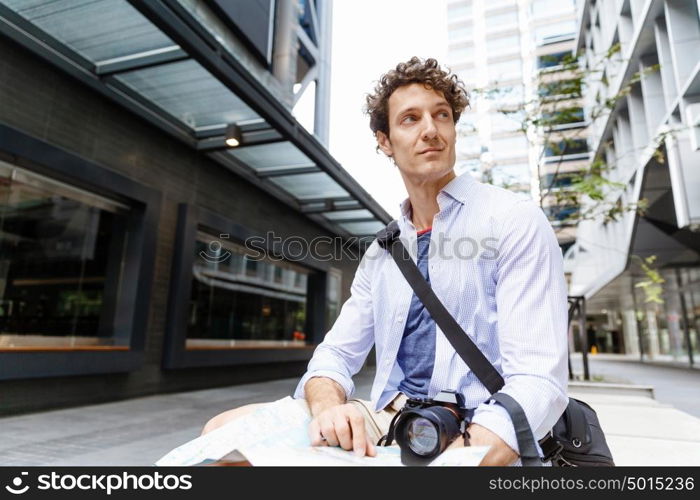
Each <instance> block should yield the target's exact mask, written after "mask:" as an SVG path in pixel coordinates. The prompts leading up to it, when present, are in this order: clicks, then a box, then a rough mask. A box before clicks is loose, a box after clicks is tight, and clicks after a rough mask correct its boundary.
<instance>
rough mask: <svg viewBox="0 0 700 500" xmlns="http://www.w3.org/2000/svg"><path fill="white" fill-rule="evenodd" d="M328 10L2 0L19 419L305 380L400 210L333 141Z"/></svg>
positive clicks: (6, 370) (4, 202) (13, 364)
mask: <svg viewBox="0 0 700 500" xmlns="http://www.w3.org/2000/svg"><path fill="white" fill-rule="evenodd" d="M330 8H331V3H330V2H314V1H313V0H277V1H274V0H255V1H243V0H225V1H224V0H154V1H148V2H142V1H140V0H89V1H88V0H52V1H49V0H0V186H1V187H0V196H1V197H2V199H1V200H0V210H1V211H0V255H1V257H0V392H1V393H2V397H1V398H0V414H9V413H16V412H23V411H31V410H38V409H44V408H53V407H59V406H67V405H77V404H86V403H94V402H98V401H107V400H113V399H120V398H127V397H134V396H139V395H145V394H153V393H157V392H167V391H179V390H186V389H197V388H204V387H211V386H216V385H226V384H232V383H238V382H246V381H256V380H264V379H270V378H279V377H282V376H296V375H299V374H301V373H302V372H303V371H304V369H305V366H306V363H307V361H308V359H309V358H310V356H311V353H312V351H313V347H314V345H315V344H317V343H318V342H320V340H321V339H322V338H323V335H324V334H325V332H326V331H327V328H328V325H329V324H330V323H331V322H332V321H333V320H334V319H335V316H337V314H338V311H339V307H340V304H341V303H342V302H343V301H344V300H345V298H346V297H347V296H348V295H349V285H350V281H351V279H352V276H353V275H354V271H355V268H356V266H357V264H358V258H357V257H358V255H359V252H361V246H360V245H358V243H357V241H356V238H357V237H361V236H364V235H372V234H374V232H375V231H377V230H378V229H380V228H381V227H382V226H383V225H384V224H385V223H386V222H388V221H389V220H390V217H389V215H388V214H387V213H386V212H385V211H384V210H383V209H382V208H381V207H380V206H379V205H378V204H377V203H376V202H375V201H374V200H373V199H372V198H371V197H370V196H369V195H368V194H367V193H366V192H365V191H364V190H363V189H362V188H361V187H360V186H359V185H358V184H357V183H356V182H355V181H354V180H353V179H352V178H351V177H350V176H349V175H348V173H347V172H346V171H345V170H344V169H343V168H342V166H341V165H339V164H338V163H337V162H336V161H335V160H334V158H333V157H332V156H331V155H330V154H329V153H328V151H327V149H326V146H325V143H326V138H327V132H328V130H327V129H328V85H329V71H330V68H329V62H330V61H329V53H330V52H329V42H330V38H329V36H330V33H329V30H330V19H331V12H330ZM301 100H306V101H307V102H310V103H315V107H314V112H313V117H312V118H308V119H304V120H303V123H300V121H299V120H298V119H297V118H296V117H295V113H296V109H295V106H296V104H297V103H299V102H301ZM307 128H308V130H307ZM314 238H325V240H323V241H322V242H321V243H322V244H317V245H315V246H313V245H312V246H311V247H309V246H307V245H306V244H307V243H308V242H314V241H315V242H317V241H318V240H314ZM338 242H340V244H338ZM324 245H325V246H324ZM340 250H344V252H342V251H340Z"/></svg>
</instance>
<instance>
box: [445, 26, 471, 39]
mask: <svg viewBox="0 0 700 500" xmlns="http://www.w3.org/2000/svg"><path fill="white" fill-rule="evenodd" d="M472 31H473V29H472V25H471V24H464V25H460V26H450V28H449V29H448V30H447V38H448V39H449V41H450V42H453V41H457V40H462V39H469V38H471V36H472Z"/></svg>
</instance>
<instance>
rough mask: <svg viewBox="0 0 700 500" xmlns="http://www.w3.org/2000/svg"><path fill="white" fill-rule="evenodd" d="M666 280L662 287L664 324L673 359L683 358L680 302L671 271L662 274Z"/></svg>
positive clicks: (676, 283)
mask: <svg viewBox="0 0 700 500" xmlns="http://www.w3.org/2000/svg"><path fill="white" fill-rule="evenodd" d="M663 278H664V279H665V280H666V283H665V286H664V304H665V306H666V322H667V324H668V335H669V342H670V347H671V354H672V355H673V358H674V359H676V358H683V355H684V353H683V331H682V330H681V315H682V308H681V301H680V294H679V291H678V279H677V277H676V273H675V272H674V271H673V270H670V271H667V272H664V273H663Z"/></svg>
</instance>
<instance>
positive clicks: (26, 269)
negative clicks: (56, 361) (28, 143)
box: [0, 162, 131, 350]
mask: <svg viewBox="0 0 700 500" xmlns="http://www.w3.org/2000/svg"><path fill="white" fill-rule="evenodd" d="M129 212H130V209H129V207H128V206H126V205H123V204H120V203H118V202H116V201H113V200H110V199H107V198H104V197H101V196H97V195H95V194H92V193H89V192H87V191H83V190H81V189H78V188H75V187H72V186H69V185H66V184H63V183H60V182H56V181H54V180H51V179H49V178H47V177H43V176H40V175H37V174H34V173H32V172H29V171H27V170H23V169H21V168H17V167H15V166H13V165H10V164H7V163H4V162H0V349H2V350H32V349H42V350H52V349H58V350H61V349H67V348H68V349H95V350H98V349H120V348H121V349H128V347H129V344H130V340H131V337H130V336H131V332H130V331H116V330H115V328H114V327H113V324H114V319H115V315H116V308H117V302H118V297H117V295H118V290H119V289H120V287H121V286H122V268H123V265H124V257H125V247H126V242H127V241H128V237H129V233H128V231H127V229H126V228H127V218H128V216H129Z"/></svg>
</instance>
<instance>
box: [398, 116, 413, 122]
mask: <svg viewBox="0 0 700 500" xmlns="http://www.w3.org/2000/svg"><path fill="white" fill-rule="evenodd" d="M415 120H416V117H415V116H413V115H408V116H404V117H403V120H401V121H402V122H408V121H415Z"/></svg>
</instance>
